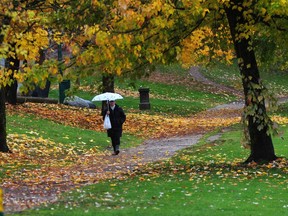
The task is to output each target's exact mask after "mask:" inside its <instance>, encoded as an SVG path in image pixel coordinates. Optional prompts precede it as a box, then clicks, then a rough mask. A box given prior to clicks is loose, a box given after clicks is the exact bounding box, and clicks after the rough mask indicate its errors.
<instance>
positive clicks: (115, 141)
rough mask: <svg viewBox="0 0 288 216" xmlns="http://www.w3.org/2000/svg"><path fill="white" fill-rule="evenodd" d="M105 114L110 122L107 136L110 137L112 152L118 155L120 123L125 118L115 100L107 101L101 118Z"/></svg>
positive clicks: (120, 135) (122, 122) (121, 123)
mask: <svg viewBox="0 0 288 216" xmlns="http://www.w3.org/2000/svg"><path fill="white" fill-rule="evenodd" d="M105 115H109V118H110V122H111V126H112V128H111V129H108V130H107V135H108V137H110V138H111V142H112V146H113V150H114V153H113V155H118V154H119V153H120V138H121V137H122V131H123V129H122V125H123V124H124V122H125V120H126V115H125V113H124V111H123V109H122V108H121V107H119V106H118V105H117V104H116V103H115V101H113V100H111V101H109V106H108V107H107V108H106V109H105V110H104V112H103V113H102V116H103V120H104V118H105Z"/></svg>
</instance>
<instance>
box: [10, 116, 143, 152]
mask: <svg viewBox="0 0 288 216" xmlns="http://www.w3.org/2000/svg"><path fill="white" fill-rule="evenodd" d="M43 125H45V127H43ZM7 131H8V133H11V134H14V133H17V134H26V135H28V136H35V135H36V136H42V137H43V138H44V139H50V140H52V141H54V142H55V143H62V144H65V145H69V146H73V147H79V148H81V149H90V148H93V147H95V146H97V147H98V148H99V149H100V150H104V149H105V148H106V147H107V146H108V145H109V144H110V138H109V137H107V134H106V133H103V132H97V131H93V130H87V129H81V128H77V127H71V126H67V125H62V124H59V123H56V122H53V121H50V120H46V119H41V118H35V117H34V116H33V115H26V116H18V115H8V116H7ZM121 142H122V144H123V145H122V148H128V147H132V146H136V145H139V144H140V143H141V142H142V140H141V139H140V138H137V137H135V136H132V135H130V134H125V136H123V137H122V139H121Z"/></svg>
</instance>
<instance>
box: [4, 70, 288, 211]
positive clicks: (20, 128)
mask: <svg viewBox="0 0 288 216" xmlns="http://www.w3.org/2000/svg"><path fill="white" fill-rule="evenodd" d="M234 69H235V68H234ZM234 69H231V68H228V67H224V66H223V67H222V66H221V67H220V66H219V67H218V69H217V70H213V71H206V72H205V73H207V74H209V76H210V77H216V78H217V79H216V78H215V81H217V82H223V83H225V82H226V83H227V85H231V86H235V85H238V84H239V81H238V80H237V79H238V78H237V74H238V71H237V68H236V69H235V70H234ZM161 70H162V72H163V73H174V72H175V70H176V71H177V70H180V69H177V67H176V69H175V68H173V69H169V68H166V67H164V68H162V69H161ZM223 72H225V74H227V75H225V76H224V75H223ZM179 73H180V74H181V76H182V75H185V71H184V70H183V71H182V70H180V72H179ZM229 74H230V75H229ZM231 77H232V78H231ZM234 77H236V78H235V79H234ZM223 78H224V79H223ZM227 78H231V79H230V80H229V79H227ZM271 79H273V80H275V82H276V83H277V82H280V81H281V86H285V84H287V85H286V86H288V83H287V82H288V79H286V80H287V81H286V80H285V79H283V77H282V78H278V76H276V75H275V77H274V76H271ZM234 82H235V83H234ZM129 83H130V80H125V81H123V82H118V81H117V86H118V87H119V88H122V89H131V87H130V85H129ZM271 83H272V82H271ZM275 85H276V84H275ZM140 86H143V87H149V88H150V92H151V94H153V95H157V97H156V98H151V99H150V100H151V107H152V110H151V111H145V112H147V113H158V114H165V115H171V114H177V115H179V114H180V115H189V114H192V113H195V112H197V111H200V110H203V109H206V108H209V107H211V106H215V105H217V104H220V103H225V102H228V101H230V100H231V99H233V97H229V96H228V97H225V96H223V95H222V96H221V95H216V94H213V93H209V92H205V91H199V90H196V89H193V87H184V86H179V85H173V87H171V86H169V85H166V84H163V83H154V82H147V81H143V80H141V81H137V83H136V84H135V87H136V88H135V89H136V91H137V89H138V88H139V87H140ZM281 88H282V87H281ZM135 89H134V90H135ZM52 94H54V95H57V91H56V90H54V93H53V92H52ZM77 95H78V96H80V97H82V98H85V99H91V98H92V97H93V94H91V93H87V92H79V94H77ZM158 97H159V98H158ZM166 98H169V99H166ZM117 103H118V104H119V105H121V106H122V107H123V108H124V109H125V111H127V112H128V111H129V110H130V109H131V110H137V109H138V105H139V98H133V97H129V96H128V97H125V99H124V100H119V101H117ZM287 110H288V105H287V104H284V105H282V106H281V107H280V110H279V111H278V113H279V114H281V115H283V116H287V115H288V114H287ZM43 125H46V127H45V130H44V129H42V126H43ZM7 126H8V131H9V133H24V134H27V133H28V134H30V133H29V132H31V131H34V132H37V133H39V134H40V135H41V136H43V137H44V138H49V139H53V141H55V142H61V143H63V144H66V145H83V142H84V143H86V144H85V146H87V148H90V147H92V146H93V145H99V146H101V147H103V148H105V147H106V146H107V144H108V141H107V140H108V138H107V136H106V133H98V132H94V131H90V130H80V129H78V128H73V127H68V126H63V125H60V124H56V123H53V122H51V121H48V120H43V119H35V118H34V117H33V116H30V115H29V116H15V115H13V116H8V125H7ZM241 130H242V129H241V127H240V126H239V125H237V126H233V127H231V128H230V131H227V132H225V133H223V134H222V136H221V137H220V138H219V140H217V141H215V142H209V141H208V140H209V139H208V138H209V137H210V136H212V135H215V134H217V133H218V132H219V131H215V132H214V133H210V134H207V135H205V136H204V137H203V138H202V139H201V141H200V142H199V143H198V144H197V145H195V146H193V147H191V148H189V149H185V150H183V151H182V152H180V153H179V154H178V155H177V156H175V157H174V158H172V159H171V161H170V162H160V163H158V164H157V163H156V164H153V165H151V166H147V167H145V168H142V169H140V170H138V171H137V172H136V173H135V175H131V176H127V179H126V180H122V181H120V180H115V179H112V180H109V181H106V182H101V183H99V184H95V185H90V186H86V187H82V188H79V189H76V190H74V191H70V192H68V193H65V194H62V196H61V197H60V200H59V201H58V202H56V203H54V204H51V205H47V206H41V207H39V208H37V209H34V210H28V211H24V212H21V213H19V214H13V215H29V216H30V215H31V216H33V215H59V216H60V215H61V216H62V215H63V216H65V215H69V216H72V215H91V216H92V215H93V216H94V215H97V216H98V215H99V216H105V215H107V216H108V215H109V216H112V215H115V216H116V215H117V216H120V215H125V216H126V215H129V216H130V215H131V216H133V215H137V216H138V215H149V216H153V215H155V216H156V215H157V216H158V215H160V216H161V215H165V216H170V215H171V216H172V215H173V216H177V215H179V216H185V215H187V216H188V215H189V216H190V215H229V216H230V215H236V216H237V215H239V216H240V215H241V216H242V215H274V214H275V213H276V212H277V214H279V215H287V214H288V202H287V200H288V193H287V183H288V182H287V179H288V178H287V177H288V176H287V169H285V168H282V169H280V168H273V169H267V168H265V167H256V168H255V167H245V166H242V165H241V164H239V163H237V162H243V161H244V160H245V159H246V158H247V157H248V155H249V150H247V149H243V148H242V147H241V143H240V140H241V138H242V132H241ZM281 130H282V131H283V134H282V137H283V138H280V137H274V138H273V142H274V146H275V151H276V154H277V156H287V155H288V152H287V149H288V143H287V142H286V141H287V139H288V127H286V126H282V127H281ZM65 137H68V139H67V138H65ZM79 137H81V139H79ZM91 137H97V139H94V138H93V140H94V141H95V142H90V140H91ZM125 139H126V140H125ZM283 139H284V141H283ZM71 140H73V141H72V142H71ZM140 142H141V140H139V139H136V138H135V137H133V136H129V135H128V136H126V135H125V136H123V138H122V143H125V145H126V143H127V146H133V145H135V144H137V143H140ZM123 147H124V146H123ZM2 170H3V169H2ZM0 176H1V172H0Z"/></svg>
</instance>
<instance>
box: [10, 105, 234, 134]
mask: <svg viewBox="0 0 288 216" xmlns="http://www.w3.org/2000/svg"><path fill="white" fill-rule="evenodd" d="M8 111H9V113H31V114H33V115H36V116H39V117H42V118H46V119H50V120H52V121H55V122H58V123H61V124H66V125H71V126H76V127H81V128H85V129H91V130H96V131H102V132H105V130H104V129H103V120H102V116H101V115H100V111H99V110H98V109H96V110H92V109H86V108H75V107H70V106H65V105H55V104H45V105H43V104H32V103H26V104H24V105H22V106H18V107H17V109H11V107H10V108H9V107H8ZM126 115H127V120H126V122H125V124H124V132H126V133H130V134H133V135H137V136H140V137H143V138H160V137H169V136H175V135H185V134H188V133H191V132H194V133H195V132H197V133H203V132H204V131H210V130H212V129H214V128H215V127H227V126H229V125H231V124H235V123H238V122H239V121H240V117H239V116H240V111H239V110H238V111H235V110H233V111H229V110H216V111H209V112H202V113H199V114H197V115H195V116H192V117H191V118H187V117H177V116H176V117H167V116H163V115H148V114H143V113H126ZM227 116H228V117H227Z"/></svg>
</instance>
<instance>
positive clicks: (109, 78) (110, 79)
mask: <svg viewBox="0 0 288 216" xmlns="http://www.w3.org/2000/svg"><path fill="white" fill-rule="evenodd" d="M102 92H103V93H104V92H115V90H114V75H113V74H106V75H103V76H102ZM106 107H107V102H106V101H103V102H102V111H103V110H105V108H106Z"/></svg>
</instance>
